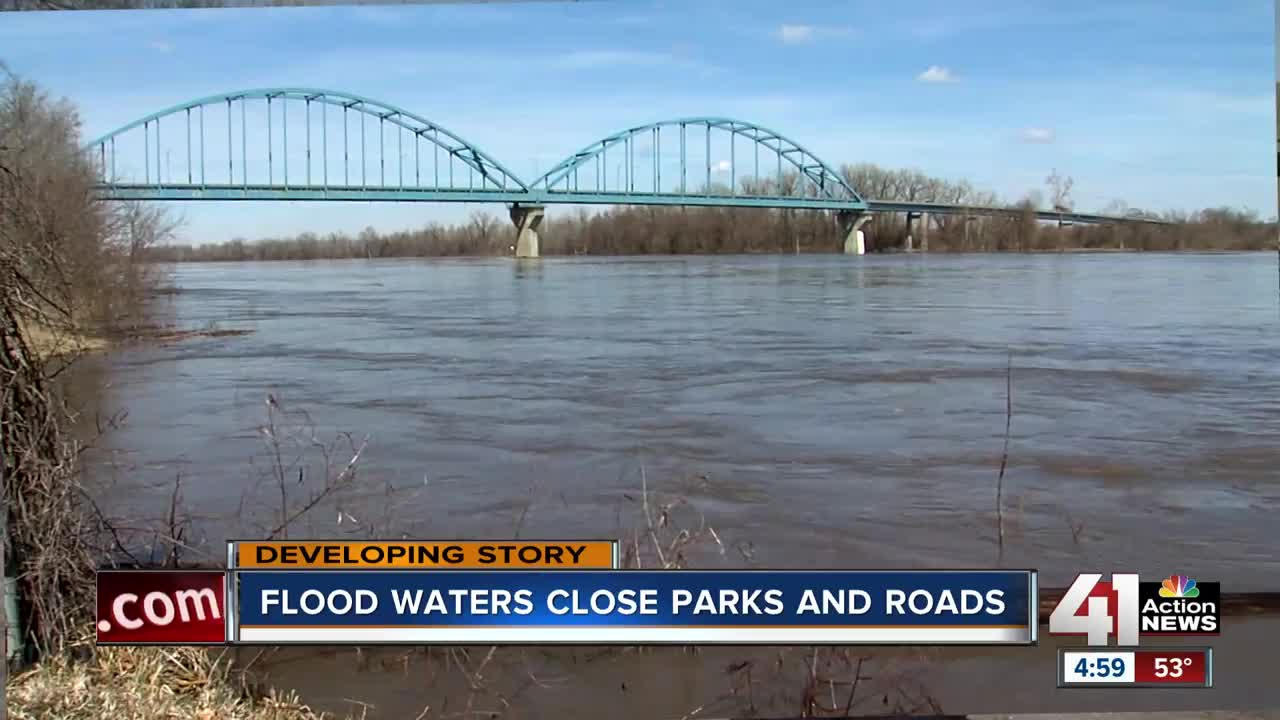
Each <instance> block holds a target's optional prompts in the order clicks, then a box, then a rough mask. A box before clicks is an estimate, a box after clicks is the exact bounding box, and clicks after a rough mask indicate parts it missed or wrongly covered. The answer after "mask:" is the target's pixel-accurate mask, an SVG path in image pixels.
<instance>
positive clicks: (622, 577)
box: [231, 570, 1037, 645]
mask: <svg viewBox="0 0 1280 720" xmlns="http://www.w3.org/2000/svg"><path fill="white" fill-rule="evenodd" d="M1034 585H1035V576H1034V574H1033V573H1032V572H1029V571H973V572H922V571H917V572H908V571H894V572H880V571H876V572H868V571H838V570H831V571H788V570H767V571H761V570H719V571H713V570H708V571H698V570H674V571H673V570H651V571H646V570H621V571H610V570H564V571H558V572H554V573H547V572H537V571H528V570H504V571H494V572H489V571H478V570H459V571H434V572H408V571H387V572H382V573H377V574H374V573H368V572H339V571H334V572H305V571H301V572H300V571H262V570H259V571H241V572H238V573H236V590H235V598H236V599H235V607H236V613H235V615H234V621H233V623H234V624H233V627H232V628H231V633H232V639H233V641H236V642H241V643H270V644H289V643H308V644H310V643H325V644H330V643H334V644H362V645H368V644H395V643H413V644H431V643H457V644H469V643H498V644H535V643H536V644H554V643H567V644H618V643H628V644H630V643H637V644H689V643H701V644H714V643H732V644H742V645H746V644H815V643H817V644H827V643H830V644H834V643H875V644H902V643H906V644H923V645H932V644H957V643H964V644H977V643H981V644H1030V643H1032V642H1034V640H1035V632H1036V617H1035V614H1036V610H1037V606H1036V603H1035V602H1034V601H1032V600H1031V598H1033V597H1035V592H1034Z"/></svg>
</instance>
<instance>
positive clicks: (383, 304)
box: [95, 253, 1280, 717]
mask: <svg viewBox="0 0 1280 720" xmlns="http://www.w3.org/2000/svg"><path fill="white" fill-rule="evenodd" d="M1276 263H1277V260H1276V256H1275V255H1274V254H1269V253H1259V254H1180V255H1155V254H1141V255H1139V254H1063V255H1030V256H1024V255H971V256H924V255H911V256H906V255H898V256H866V257H861V258H855V257H846V256H840V255H830V256H827V255H824V256H727V257H726V256H716V257H687V258H686V257H680V258H644V259H633V258H607V259H577V258H574V259H568V258H547V259H543V260H540V261H532V262H528V261H521V262H517V261H513V260H510V259H471V260H421V261H417V260H394V261H351V262H314V263H266V264H249V263H246V264H193V265H182V266H179V267H177V268H176V269H175V271H174V284H175V285H177V286H178V287H180V288H181V292H180V293H179V294H177V295H174V296H172V298H171V299H170V300H168V301H167V302H169V303H171V304H170V306H169V307H168V308H167V309H168V311H169V312H172V313H173V315H174V321H175V322H177V323H178V324H180V325H182V326H186V327H206V326H216V327H218V328H226V329H244V330H249V331H251V332H250V333H249V334H246V335H241V336H231V337H209V338H197V339H193V340H187V341H183V342H178V343H173V344H168V345H149V346H136V347H132V348H127V349H124V350H122V351H119V352H116V353H113V354H112V355H110V356H109V357H108V358H106V359H105V360H104V361H102V362H105V363H106V364H107V366H108V367H107V368H106V372H107V375H108V377H110V378H111V385H110V387H109V389H108V393H107V395H106V398H105V401H104V408H103V410H104V411H106V412H118V411H122V410H127V412H128V417H127V418H126V419H125V421H124V422H123V423H122V424H121V425H120V427H119V428H118V429H116V430H114V431H113V432H111V433H109V434H108V436H107V438H106V441H105V442H106V445H105V447H104V449H103V451H100V452H98V453H97V454H96V456H95V457H96V458H97V462H98V465H97V473H98V475H99V477H101V478H103V479H104V480H105V481H106V482H109V483H110V485H109V487H108V489H107V490H105V491H104V498H105V501H106V502H107V503H108V505H109V506H110V507H111V508H112V509H113V510H114V511H116V512H117V513H119V514H127V515H135V516H139V517H141V516H150V517H154V516H157V515H161V514H163V513H164V511H165V509H166V508H167V507H168V504H169V498H170V494H171V492H170V491H171V489H172V486H173V483H174V479H175V478H176V477H178V476H181V478H182V482H181V485H182V505H183V506H184V507H186V508H188V509H189V510H190V511H192V512H193V513H195V514H196V518H195V521H194V526H193V533H194V534H193V535H192V536H191V537H192V540H193V542H194V543H196V544H199V543H210V544H215V545H211V546H212V547H215V548H216V543H217V542H219V541H220V540H221V539H223V538H225V537H228V536H237V535H238V536H245V535H251V534H254V533H260V532H261V530H262V529H264V528H268V529H269V528H271V527H273V526H274V525H275V524H277V523H278V521H279V518H280V513H279V506H280V504H281V502H284V503H285V504H297V503H299V502H303V501H305V500H306V496H305V493H306V492H308V488H314V487H315V485H316V483H317V482H319V481H320V476H321V475H322V474H323V471H322V469H321V465H322V462H323V455H324V453H323V452H322V451H321V449H320V447H319V446H318V445H315V444H309V441H307V440H306V438H309V437H310V436H311V434H314V435H315V437H316V438H317V439H318V441H319V442H320V443H322V444H329V443H331V441H333V440H334V439H335V437H339V435H338V434H339V433H344V432H349V433H351V434H352V436H353V439H354V441H355V442H357V443H358V442H359V441H360V440H361V439H362V438H364V437H366V436H367V437H368V445H367V447H366V448H365V450H364V452H363V454H362V456H361V460H360V465H359V467H360V471H359V472H360V483H359V484H360V489H359V490H352V491H351V492H348V493H346V494H345V495H341V497H338V499H336V500H335V501H334V502H333V503H328V504H326V505H325V506H324V507H323V508H321V509H322V510H323V511H324V512H323V516H322V517H317V516H319V515H320V512H319V511H317V512H313V513H311V514H310V515H309V516H308V520H307V524H306V525H305V526H301V527H299V528H297V529H296V530H295V534H302V533H306V534H312V535H315V536H326V537H332V536H339V535H345V534H347V533H356V534H361V535H368V534H393V533H394V534H396V535H398V534H400V533H405V534H408V535H411V536H416V537H423V538H454V537H508V538H509V537H511V536H512V535H513V534H514V533H516V532H519V533H520V534H521V536H523V537H546V538H551V537H581V538H590V537H605V538H615V537H621V538H624V539H625V538H629V537H632V535H631V533H632V528H634V527H636V526H637V523H638V522H640V519H641V517H642V516H641V514H640V512H639V505H638V503H637V499H638V498H639V497H640V495H641V491H642V487H644V488H647V489H648V490H650V491H652V492H655V493H658V494H657V495H655V496H654V497H655V502H659V498H661V501H662V502H675V501H683V504H680V505H678V506H677V508H676V509H677V511H678V512H677V515H679V517H678V518H677V522H682V523H685V524H686V526H688V527H690V528H691V529H696V527H697V526H698V525H699V523H700V522H705V523H706V524H707V525H710V526H711V527H713V528H714V529H715V531H716V535H715V538H716V539H717V540H718V542H717V541H711V542H710V543H705V544H701V545H699V546H698V548H701V549H700V550H699V549H696V548H691V549H690V554H691V555H695V556H696V557H694V558H693V559H694V560H695V561H696V562H697V563H698V564H702V565H707V564H710V565H713V566H762V567H768V566H774V567H795V568H804V567H810V568H812V567H846V568H885V567H909V568H945V567H974V566H992V565H994V564H996V563H997V562H999V563H1002V564H1003V565H1005V566H1010V567H1035V568H1038V569H1039V570H1040V571H1041V573H1042V585H1044V586H1063V585H1066V584H1067V583H1068V582H1069V580H1070V579H1071V577H1073V576H1074V575H1075V573H1076V572H1080V571H1098V572H1104V573H1109V572H1113V571H1137V572H1140V573H1143V574H1144V575H1148V576H1167V575H1168V574H1170V573H1173V572H1180V573H1184V574H1188V575H1191V576H1193V577H1197V578H1199V577H1204V578H1206V579H1214V580H1221V581H1222V582H1223V585H1224V590H1225V591H1226V592H1233V591H1244V590H1277V589H1280V552H1278V550H1280V535H1277V530H1276V528H1277V525H1276V522H1275V519H1274V518H1275V517H1276V515H1275V513H1276V511H1277V509H1278V508H1280V302H1278V298H1277V278H1278V275H1277V266H1276ZM1008 388H1011V389H1012V398H1011V403H1009V405H1011V408H1012V413H1011V414H1009V413H1008V412H1007V409H1008V407H1009V405H1007V402H1008V394H1007V389H1008ZM268 394H270V395H271V396H272V397H273V398H275V400H276V402H277V403H278V405H279V406H280V407H281V408H283V410H284V411H285V412H286V413H287V414H281V413H280V412H278V411H276V410H272V412H273V413H274V414H275V423H276V430H275V432H276V435H277V437H281V438H283V439H282V441H281V443H280V445H281V446H282V452H281V459H280V460H279V465H280V466H282V467H285V468H286V469H287V476H288V482H286V483H285V486H286V488H285V495H286V497H285V499H284V500H283V501H282V500H281V491H280V488H279V486H280V483H279V482H278V478H277V479H272V478H273V474H272V473H273V470H272V467H273V465H274V464H275V463H276V461H275V460H274V449H273V448H272V447H271V444H270V443H269V442H266V438H265V437H264V434H263V432H262V428H261V426H262V425H263V424H264V423H266V421H267V417H268V416H267V412H268V406H267V402H266V398H267V397H268ZM304 414H305V416H306V417H307V418H309V420H310V424H311V425H312V426H313V427H312V429H310V430H306V431H305V433H302V429H303V428H302V426H303V425H304V424H306V423H304V422H303V420H302V418H303V417H304ZM1006 422H1007V423H1008V428H1009V431H1008V438H1007V443H1008V456H1007V467H1006V469H1005V471H1004V480H1003V490H1002V492H1003V499H1004V506H1003V516H1004V526H1005V541H1004V550H1003V553H1002V554H1001V555H999V556H998V549H997V546H998V542H997V540H998V537H997V536H998V526H999V520H998V516H997V511H996V492H997V487H996V486H997V478H998V476H999V472H1000V466H1001V460H1002V454H1003V452H1004V449H1005V443H1006ZM343 442H345V441H343ZM331 450H332V451H331V454H330V463H331V464H332V465H333V466H334V468H335V470H334V471H333V472H336V469H337V468H340V467H341V466H342V465H343V464H344V463H345V462H346V461H347V460H348V459H349V457H350V455H351V451H350V448H349V447H348V446H347V445H341V447H335V448H332V449H331ZM108 451H109V452H108ZM298 458H301V460H298ZM298 464H302V465H306V468H305V471H304V473H303V474H304V476H305V477H302V478H301V482H299V477H300V476H298V475H297V473H298V470H297V465H298ZM335 510H336V511H340V512H335ZM679 513H683V515H680V514H679ZM703 517H705V521H703V520H701V518H703ZM722 548H723V552H722V551H721V549H722ZM216 552H217V551H216V550H215V553H216ZM699 553H700V554H699ZM1269 632H1270V633H1271V634H1272V635H1275V634H1276V631H1275V629H1274V627H1273V628H1272V629H1271V630H1270V631H1269ZM1276 639H1280V638H1276ZM1046 662H1051V658H1050V659H1049V660H1047V661H1046ZM1048 667H1050V668H1051V665H1050V666H1048ZM1048 672H1049V674H1050V675H1051V674H1052V670H1051V669H1050V670H1049V671H1048ZM306 675H307V673H302V674H301V675H300V677H305V676H306ZM1048 680H1049V678H1048V676H1046V681H1048ZM300 681H301V680H300ZM346 692H347V696H348V697H349V696H351V694H352V693H358V691H357V690H347V691H346ZM1073 692H1076V693H1079V691H1073ZM1068 694H1070V693H1068ZM1175 694H1176V693H1175ZM1273 695H1280V690H1276V691H1273ZM1085 696H1086V695H1084V694H1077V695H1074V697H1077V698H1084V697H1085ZM961 697H962V698H963V697H964V696H963V695H962V696H961ZM1272 699H1273V700H1276V704H1280V700H1277V699H1276V698H1272ZM958 702H960V703H961V704H962V705H963V704H964V703H965V702H966V701H964V700H963V699H962V700H960V701H958ZM972 702H977V700H973V699H972V698H971V704H972ZM384 704H385V703H384ZM979 704H981V702H979ZM1086 704H1087V703H1086ZM1094 705H1096V703H1095V704H1094ZM1104 705H1105V703H1104ZM953 706H954V703H953ZM405 707H406V708H407V707H408V705H406V706H405ZM1090 707H1093V706H1090ZM946 709H947V710H948V711H952V710H953V709H954V710H955V711H968V710H979V709H981V708H977V707H974V708H970V707H947V708H946ZM986 709H988V710H992V709H991V708H986ZM1001 710H1003V708H1000V707H996V708H994V711H1001ZM414 712H415V713H416V710H415V711H414ZM655 712H657V711H656V710H655ZM663 712H665V711H663ZM392 716H395V715H394V714H393V715H388V717H392ZM410 716H412V715H410Z"/></svg>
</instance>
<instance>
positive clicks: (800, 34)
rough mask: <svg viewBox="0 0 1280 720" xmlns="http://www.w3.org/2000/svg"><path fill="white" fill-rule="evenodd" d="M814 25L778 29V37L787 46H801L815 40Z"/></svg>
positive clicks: (789, 26) (785, 26)
mask: <svg viewBox="0 0 1280 720" xmlns="http://www.w3.org/2000/svg"><path fill="white" fill-rule="evenodd" d="M813 34H814V31H813V26H812V25H783V26H782V27H780V28H778V37H780V38H782V42H784V43H786V44H787V45H799V44H801V43H807V42H809V41H810V40H812V39H813Z"/></svg>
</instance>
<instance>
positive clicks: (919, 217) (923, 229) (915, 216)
mask: <svg viewBox="0 0 1280 720" xmlns="http://www.w3.org/2000/svg"><path fill="white" fill-rule="evenodd" d="M912 221H918V222H919V225H920V252H929V213H927V212H908V213H907V242H906V251H907V252H912V251H913V250H914V249H915V247H914V246H915V236H914V235H912V234H911V223H912Z"/></svg>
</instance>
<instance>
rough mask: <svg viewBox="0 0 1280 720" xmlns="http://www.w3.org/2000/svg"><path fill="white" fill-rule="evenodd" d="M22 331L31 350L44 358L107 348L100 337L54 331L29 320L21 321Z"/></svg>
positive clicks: (80, 353) (81, 353)
mask: <svg viewBox="0 0 1280 720" xmlns="http://www.w3.org/2000/svg"><path fill="white" fill-rule="evenodd" d="M22 333H23V337H24V339H25V340H26V341H27V344H28V346H29V347H30V349H31V351H32V352H33V353H35V354H36V355H37V356H38V357H40V358H45V359H48V358H53V357H71V356H77V355H83V354H85V353H91V352H98V351H101V350H105V349H106V348H107V341H106V340H104V339H102V338H100V337H96V336H93V335H88V334H79V333H77V334H72V333H68V332H65V331H61V330H59V331H54V330H51V329H49V328H46V327H44V326H42V325H39V324H36V323H31V322H24V323H23V328H22Z"/></svg>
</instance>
